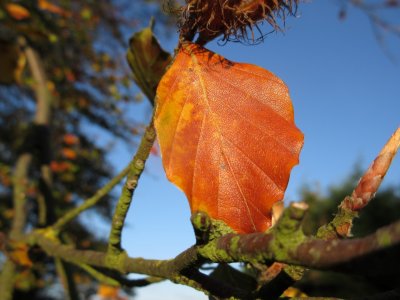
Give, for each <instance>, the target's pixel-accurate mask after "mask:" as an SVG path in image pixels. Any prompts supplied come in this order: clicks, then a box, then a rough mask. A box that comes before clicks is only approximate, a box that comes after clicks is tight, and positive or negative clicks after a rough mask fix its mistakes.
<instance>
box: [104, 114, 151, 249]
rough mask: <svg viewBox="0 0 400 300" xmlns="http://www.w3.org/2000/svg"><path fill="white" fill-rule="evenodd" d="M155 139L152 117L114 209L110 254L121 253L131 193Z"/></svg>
mask: <svg viewBox="0 0 400 300" xmlns="http://www.w3.org/2000/svg"><path fill="white" fill-rule="evenodd" d="M155 138H156V132H155V129H154V126H153V117H152V118H151V120H150V123H149V125H148V126H147V128H146V130H145V132H144V135H143V137H142V140H141V142H140V145H139V148H138V150H137V152H136V155H135V157H134V158H133V160H132V163H131V164H130V168H129V173H128V176H127V179H126V182H125V185H124V186H123V188H122V192H121V196H120V198H119V200H118V203H117V207H116V208H115V212H114V216H113V218H112V223H111V231H110V236H109V240H108V252H109V253H110V254H119V253H120V252H121V233H122V228H123V226H124V223H125V218H126V215H127V213H128V210H129V207H130V204H131V201H132V196H133V193H134V191H135V189H136V187H137V184H138V180H139V178H140V175H141V174H142V172H143V169H144V166H145V163H146V160H147V158H148V157H149V155H150V151H151V148H152V146H153V143H154V140H155Z"/></svg>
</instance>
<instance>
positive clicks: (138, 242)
mask: <svg viewBox="0 0 400 300" xmlns="http://www.w3.org/2000/svg"><path fill="white" fill-rule="evenodd" d="M337 3H338V2H335V1H315V2H313V3H309V4H302V5H300V7H299V12H298V15H299V17H298V18H292V19H290V20H289V22H288V25H287V28H286V32H285V33H284V34H281V33H277V34H271V35H269V36H267V38H266V40H265V42H264V43H263V44H260V45H258V46H253V47H249V46H245V45H242V44H238V43H228V44H227V45H225V46H222V47H220V46H218V45H217V44H216V43H212V44H211V45H208V47H209V48H210V49H211V50H213V51H216V52H218V53H220V54H222V55H224V56H226V57H227V58H229V59H231V60H234V61H240V62H247V63H253V64H257V65H260V66H262V67H264V68H266V69H268V70H270V71H272V72H273V73H275V74H276V75H278V76H279V77H280V78H282V79H283V80H284V81H285V82H286V83H287V85H288V86H289V88H290V92H291V97H292V100H293V103H294V107H295V118H296V122H297V125H298V127H299V128H300V129H301V130H302V131H303V133H304V134H305V145H304V149H303V151H302V154H301V157H300V165H299V166H297V167H295V169H294V171H293V173H292V176H291V180H290V184H289V187H288V190H287V193H286V198H285V199H286V200H288V201H292V200H298V191H299V189H300V188H301V187H302V186H303V185H304V184H309V185H311V186H315V187H318V188H320V190H321V191H324V190H326V188H327V187H328V186H330V185H332V184H338V183H340V182H341V181H342V180H343V179H344V178H345V177H346V176H347V175H348V174H349V173H350V172H351V170H352V168H353V167H354V165H355V163H356V162H361V165H362V167H363V168H366V167H367V166H368V165H369V163H370V162H372V160H373V159H374V157H375V156H376V154H377V153H378V152H379V150H380V148H381V147H382V146H383V145H384V144H385V142H386V141H387V139H388V138H389V137H390V135H391V134H392V133H393V131H394V130H395V129H396V128H397V127H398V126H399V125H400V55H399V54H398V53H400V52H399V49H400V42H399V40H397V41H396V40H395V39H389V40H387V41H386V44H385V45H386V46H387V47H388V48H390V49H391V51H392V54H394V56H395V59H397V62H396V61H392V60H390V58H389V57H388V56H387V55H386V54H385V51H386V50H385V49H384V47H382V45H380V44H379V42H378V41H377V40H376V37H375V36H374V34H373V31H372V30H371V26H370V23H369V21H368V19H367V18H366V16H365V15H364V14H362V13H360V12H358V11H357V10H349V14H348V16H347V18H346V19H345V20H344V21H341V20H339V19H338V12H339V7H338V6H337V5H336V4H337ZM397 12H399V11H397ZM174 38H175V37H172V38H171V39H168V40H165V39H161V41H162V42H163V43H164V47H165V48H167V49H169V50H172V49H173V47H174V44H175V42H176V40H173V39H174ZM119 150H120V151H118V153H125V154H124V155H122V156H121V155H120V154H118V159H115V160H114V162H115V165H116V166H117V168H118V169H121V168H122V167H123V166H124V165H125V164H126V163H128V161H129V159H130V154H129V153H128V152H126V148H123V149H119ZM146 168H147V171H146V172H145V175H144V176H143V178H142V180H141V181H140V183H139V188H138V189H137V191H136V195H135V198H134V203H133V206H132V208H131V210H130V212H129V216H128V220H129V221H128V228H127V229H126V230H125V231H124V233H123V241H124V243H123V246H124V247H125V248H126V249H127V251H128V253H129V255H130V256H134V257H136V256H141V257H145V258H159V259H166V258H172V257H174V256H175V255H177V254H178V253H179V252H181V251H183V250H184V249H186V248H187V247H189V246H190V245H191V244H193V242H194V237H193V232H192V229H191V225H190V221H189V218H190V212H189V206H188V203H187V200H186V199H185V196H184V195H183V193H181V192H180V191H179V190H178V189H177V188H176V187H175V186H173V185H172V184H170V183H169V182H168V181H167V180H166V178H165V175H164V172H163V168H162V165H161V160H160V158H159V157H154V156H152V157H151V159H150V160H149V161H148V164H147V166H146ZM385 184H396V185H398V186H399V185H400V159H399V158H397V159H395V161H394V163H393V166H392V168H391V170H390V171H389V173H388V174H387V177H386V179H385ZM137 299H139V300H151V299H154V300H156V299H157V300H158V299H174V300H179V299H207V297H205V296H204V295H203V294H201V293H198V292H193V291H192V290H191V289H189V288H185V287H181V286H177V285H174V284H170V283H161V284H156V285H154V286H153V287H146V288H143V289H142V290H139V291H138V297H137Z"/></svg>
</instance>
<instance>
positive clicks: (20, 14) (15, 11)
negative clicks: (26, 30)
mask: <svg viewBox="0 0 400 300" xmlns="http://www.w3.org/2000/svg"><path fill="white" fill-rule="evenodd" d="M6 10H7V12H8V14H9V15H10V17H12V18H13V19H15V20H17V21H20V20H24V19H27V18H29V17H30V16H31V13H30V12H29V10H27V9H26V8H25V7H23V6H21V5H19V4H16V3H8V4H7V5H6Z"/></svg>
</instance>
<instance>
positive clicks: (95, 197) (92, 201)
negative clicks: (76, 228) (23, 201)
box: [51, 165, 130, 232]
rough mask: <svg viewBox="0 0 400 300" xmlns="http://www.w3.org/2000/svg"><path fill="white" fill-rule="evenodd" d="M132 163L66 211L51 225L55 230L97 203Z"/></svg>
mask: <svg viewBox="0 0 400 300" xmlns="http://www.w3.org/2000/svg"><path fill="white" fill-rule="evenodd" d="M129 170H130V165H129V166H127V167H125V168H124V169H123V170H122V171H121V172H120V173H119V174H118V175H117V176H115V177H114V178H113V179H111V180H110V181H109V182H108V183H107V184H106V185H105V186H103V187H102V188H101V189H99V190H98V191H97V192H96V194H94V195H93V196H92V197H90V198H88V199H86V200H85V201H84V202H83V203H82V204H81V205H80V206H77V207H75V208H73V209H71V210H70V211H68V212H66V213H65V214H64V215H63V216H62V217H61V218H59V219H58V220H57V222H56V223H54V225H52V226H51V228H52V229H53V230H55V231H56V232H59V231H60V230H62V229H63V228H64V227H65V225H67V224H68V223H69V222H71V221H72V220H73V219H74V218H76V217H77V216H78V215H79V214H80V213H82V212H83V211H85V210H87V209H89V208H91V207H93V206H94V205H96V204H97V203H98V202H99V201H100V200H101V199H102V198H103V197H104V196H106V195H107V194H108V193H109V192H110V191H111V190H112V189H113V188H114V187H115V186H116V185H117V184H118V183H119V182H120V181H121V180H122V179H123V178H124V177H125V176H126V175H127V174H128V172H129Z"/></svg>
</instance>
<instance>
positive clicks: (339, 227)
mask: <svg viewBox="0 0 400 300" xmlns="http://www.w3.org/2000/svg"><path fill="white" fill-rule="evenodd" d="M399 146H400V128H397V130H396V131H395V132H394V134H393V135H392V136H391V137H390V139H389V141H388V142H387V143H386V145H385V146H384V147H383V149H382V150H381V152H380V153H379V154H378V156H377V157H376V158H375V160H374V161H373V162H372V164H371V166H370V167H369V168H368V170H367V171H366V172H365V174H364V175H363V177H362V178H361V179H360V181H359V183H358V185H357V187H356V188H355V189H354V191H353V192H352V194H351V196H348V197H346V198H345V199H344V200H343V201H342V203H341V204H340V205H339V208H338V212H337V214H336V215H335V217H334V219H333V220H332V221H331V222H330V223H328V224H327V225H324V226H322V227H321V228H320V229H319V230H318V233H317V237H320V238H325V239H334V238H343V237H349V236H350V235H351V228H352V225H353V219H354V218H356V217H357V216H358V212H359V211H360V210H361V209H362V208H364V207H365V206H366V205H367V204H368V203H369V202H370V201H371V200H372V198H373V197H374V196H375V193H376V192H377V190H378V188H379V186H380V184H381V182H382V180H383V178H384V177H385V175H386V172H387V171H388V169H389V167H390V165H391V163H392V160H393V158H394V156H395V155H396V153H397V151H398V149H399Z"/></svg>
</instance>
